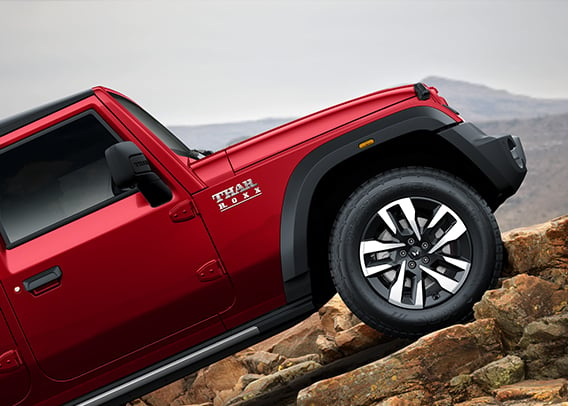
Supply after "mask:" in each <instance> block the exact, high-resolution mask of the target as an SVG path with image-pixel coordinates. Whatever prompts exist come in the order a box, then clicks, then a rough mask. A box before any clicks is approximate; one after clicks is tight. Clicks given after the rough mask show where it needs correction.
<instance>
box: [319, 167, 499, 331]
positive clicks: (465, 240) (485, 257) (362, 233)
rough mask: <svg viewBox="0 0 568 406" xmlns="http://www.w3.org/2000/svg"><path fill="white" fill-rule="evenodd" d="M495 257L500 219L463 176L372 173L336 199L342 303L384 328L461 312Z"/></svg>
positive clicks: (422, 327) (447, 319)
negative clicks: (342, 198)
mask: <svg viewBox="0 0 568 406" xmlns="http://www.w3.org/2000/svg"><path fill="white" fill-rule="evenodd" d="M501 266H502V244H501V239H500V234H499V228H498V226H497V223H496V221H495V218H494V217H493V214H492V213H491V210H490V209H489V207H488V206H487V204H486V203H485V201H484V200H483V199H482V198H481V197H480V196H479V194H477V192H476V191H475V190H473V189H472V188H471V187H470V186H468V185H467V184H465V183H464V182H463V181H462V180H460V179H458V178H456V177H455V176H453V175H450V174H448V173H446V172H442V171H439V170H435V169H431V168H422V167H408V168H402V169H397V170H392V171H389V172H385V173H383V174H380V175H378V176H377V177H375V178H373V179H371V180H369V181H368V182H366V183H365V184H363V185H361V186H360V187H359V188H358V189H357V190H356V191H355V192H353V194H352V195H351V196H350V197H349V198H348V199H347V201H346V202H345V203H344V205H343V207H342V209H341V211H340V212H339V214H338V216H337V218H336V221H335V224H334V226H333V229H332V233H331V239H330V270H331V274H332V277H333V280H334V283H335V285H336V288H337V290H338V292H339V294H340V295H341V297H342V298H343V300H344V301H345V302H346V304H347V305H348V306H349V307H350V308H351V310H352V311H353V312H354V313H355V314H356V315H357V316H358V317H359V318H360V319H361V320H363V321H365V322H366V323H367V324H369V325H371V326H372V327H375V328H377V329H379V330H382V331H384V332H386V333H388V334H391V335H397V336H406V337H412V336H419V335H422V334H424V333H426V332H429V331H433V330H436V329H439V328H442V327H445V326H447V325H449V324H451V323H454V322H461V321H464V320H466V319H467V318H468V317H470V316H471V312H472V306H473V304H474V303H475V302H476V301H478V300H479V299H480V298H481V296H482V294H483V292H485V290H486V289H488V288H489V287H491V286H492V285H494V283H495V282H496V280H497V277H498V275H499V273H500V270H501Z"/></svg>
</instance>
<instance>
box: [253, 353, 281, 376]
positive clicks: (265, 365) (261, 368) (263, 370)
mask: <svg viewBox="0 0 568 406" xmlns="http://www.w3.org/2000/svg"><path fill="white" fill-rule="evenodd" d="M284 360H285V358H284V357H282V356H281V355H279V354H274V353H271V352H266V351H257V352H253V353H251V354H248V355H246V356H245V357H243V363H244V364H245V366H246V367H247V369H248V370H249V371H250V372H252V373H253V374H264V375H268V374H270V373H272V372H274V370H275V369H276V368H278V365H280V364H281V363H282V362H283V361H284Z"/></svg>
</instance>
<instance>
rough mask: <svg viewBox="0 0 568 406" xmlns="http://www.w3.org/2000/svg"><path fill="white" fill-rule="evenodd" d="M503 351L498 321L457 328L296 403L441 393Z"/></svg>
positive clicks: (312, 389) (310, 391) (318, 387)
mask: <svg viewBox="0 0 568 406" xmlns="http://www.w3.org/2000/svg"><path fill="white" fill-rule="evenodd" d="M482 336H483V337H482ZM502 352H503V346H502V343H501V336H500V332H499V330H498V328H497V326H496V324H495V321H494V320H490V319H487V320H479V321H476V322H474V323H470V324H468V325H465V326H464V325H457V326H452V327H449V328H447V329H444V330H440V331H438V332H435V333H432V334H430V335H428V336H425V337H423V338H421V339H420V340H418V341H417V342H415V343H413V344H411V345H409V346H408V347H406V348H404V349H402V350H400V351H398V352H396V353H394V354H391V355H389V356H388V357H385V358H383V359H380V360H378V361H375V362H373V363H370V364H368V365H365V366H363V367H361V368H358V369H356V370H354V371H351V372H348V373H346V374H343V375H340V376H337V377H334V378H330V379H326V380H323V381H320V382H317V383H315V384H313V385H311V386H309V387H308V388H305V389H303V390H302V391H300V393H299V394H298V398H297V405H298V406H309V405H312V404H334V405H335V406H339V405H349V406H352V405H353V406H355V405H372V404H374V403H377V402H379V401H382V400H384V399H388V398H391V397H393V396H399V395H402V394H404V393H408V392H411V391H421V390H422V391H427V392H429V393H432V394H436V393H439V394H440V392H441V390H442V389H443V388H444V386H445V382H446V381H447V380H449V379H450V378H452V377H453V376H455V375H456V374H460V373H461V374H469V373H471V372H473V371H474V370H476V369H478V368H480V367H481V366H483V365H486V364H487V363H489V362H491V361H494V360H495V359H497V358H499V357H500V356H501V355H502Z"/></svg>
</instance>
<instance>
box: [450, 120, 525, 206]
mask: <svg viewBox="0 0 568 406" xmlns="http://www.w3.org/2000/svg"><path fill="white" fill-rule="evenodd" d="M440 136H441V137H442V138H444V139H445V140H446V141H448V142H449V143H450V144H452V145H453V146H454V147H456V148H457V149H458V150H459V151H460V152H462V153H463V154H464V155H465V156H467V157H468V158H469V159H470V160H471V161H472V162H473V164H474V165H475V166H477V167H478V168H479V169H480V170H481V172H483V174H484V175H485V176H486V177H487V179H488V180H489V181H490V182H491V183H492V184H493V186H494V188H495V190H497V192H498V196H497V198H496V200H495V202H491V206H492V208H493V209H495V208H497V207H498V206H499V205H500V204H501V203H503V202H504V201H505V199H507V198H508V197H510V196H512V195H513V194H514V193H515V192H516V191H517V190H518V189H519V187H520V186H521V183H522V182H523V179H524V178H525V175H526V173H527V168H526V156H525V152H524V150H523V146H522V144H521V142H520V140H519V138H518V137H515V136H512V135H487V134H485V133H484V132H483V131H481V130H480V129H479V128H477V127H476V126H475V125H473V124H472V123H462V124H460V125H458V126H455V127H452V128H449V129H446V130H444V131H441V132H440Z"/></svg>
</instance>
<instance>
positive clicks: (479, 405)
mask: <svg viewBox="0 0 568 406" xmlns="http://www.w3.org/2000/svg"><path fill="white" fill-rule="evenodd" d="M501 404H502V403H500V402H497V400H495V398H492V397H491V396H481V397H478V398H474V399H471V400H467V401H465V402H461V403H456V404H455V406H484V405H490V406H497V405H501Z"/></svg>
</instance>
